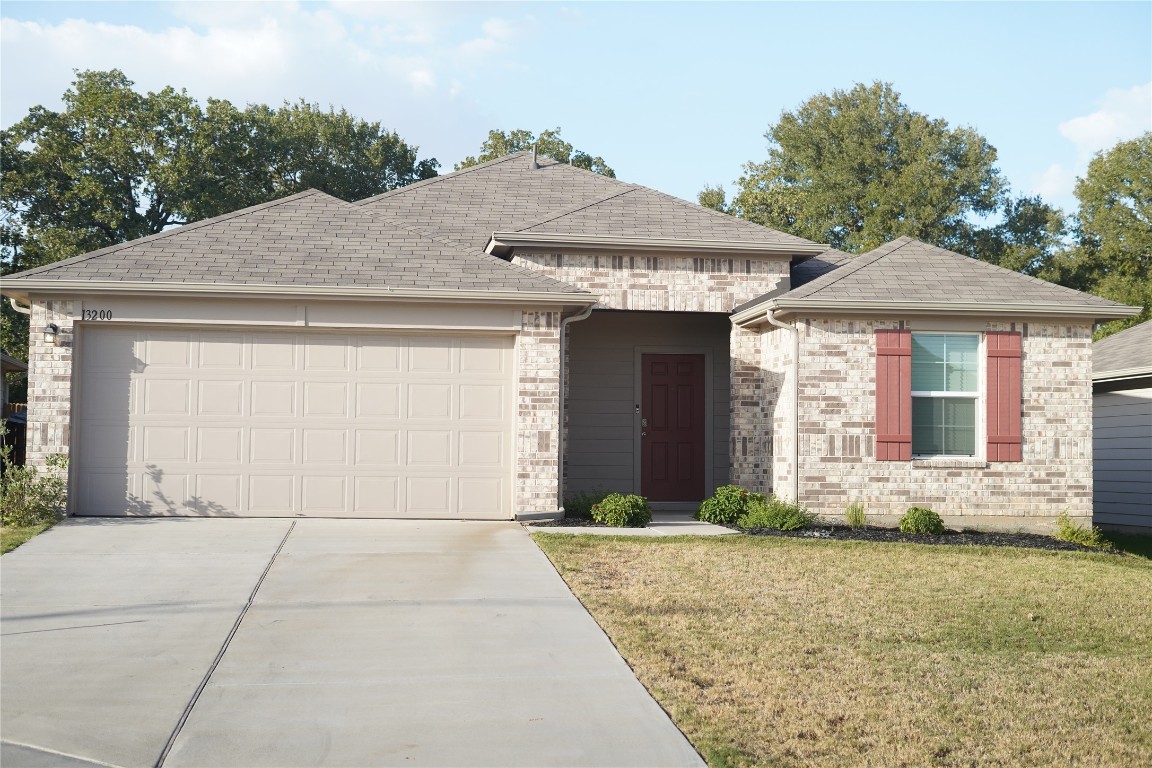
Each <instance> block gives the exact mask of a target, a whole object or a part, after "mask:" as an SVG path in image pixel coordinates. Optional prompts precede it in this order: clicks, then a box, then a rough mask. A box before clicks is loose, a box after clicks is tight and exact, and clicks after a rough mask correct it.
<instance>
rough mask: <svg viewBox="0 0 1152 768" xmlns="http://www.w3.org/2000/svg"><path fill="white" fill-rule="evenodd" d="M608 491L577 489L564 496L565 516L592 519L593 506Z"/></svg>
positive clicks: (602, 498)
mask: <svg viewBox="0 0 1152 768" xmlns="http://www.w3.org/2000/svg"><path fill="white" fill-rule="evenodd" d="M607 495H608V491H601V490H596V491H577V492H576V493H573V494H570V495H568V496H565V497H564V517H580V518H584V519H587V520H591V519H592V507H593V506H594V505H596V504H599V503H600V502H601V501H603V500H604V497H605V496H607Z"/></svg>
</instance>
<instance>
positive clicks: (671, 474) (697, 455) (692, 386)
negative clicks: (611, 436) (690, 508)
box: [640, 355, 704, 501]
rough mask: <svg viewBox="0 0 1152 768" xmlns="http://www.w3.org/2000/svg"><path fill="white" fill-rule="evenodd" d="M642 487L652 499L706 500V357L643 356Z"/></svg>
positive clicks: (641, 409)
mask: <svg viewBox="0 0 1152 768" xmlns="http://www.w3.org/2000/svg"><path fill="white" fill-rule="evenodd" d="M640 367H641V382H640V386H641V394H642V398H643V399H642V401H641V408H640V417H641V422H640V433H641V437H640V444H641V458H640V487H641V493H642V494H643V495H644V496H647V497H648V500H649V501H700V500H701V499H703V498H704V355H642V356H641V359H640Z"/></svg>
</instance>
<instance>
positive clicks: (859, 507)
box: [844, 501, 868, 531]
mask: <svg viewBox="0 0 1152 768" xmlns="http://www.w3.org/2000/svg"><path fill="white" fill-rule="evenodd" d="M844 522H846V523H847V524H848V527H849V528H851V529H852V530H854V531H855V530H857V529H859V528H863V527H864V526H866V525H868V515H866V514H864V505H863V504H861V503H860V502H859V501H854V502H852V503H851V504H849V505H848V506H847V507H846V508H845V509H844Z"/></svg>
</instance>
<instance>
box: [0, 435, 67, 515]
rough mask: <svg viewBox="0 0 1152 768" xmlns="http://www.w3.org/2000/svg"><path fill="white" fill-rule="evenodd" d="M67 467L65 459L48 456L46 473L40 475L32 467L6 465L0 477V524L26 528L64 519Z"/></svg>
mask: <svg viewBox="0 0 1152 768" xmlns="http://www.w3.org/2000/svg"><path fill="white" fill-rule="evenodd" d="M9 451H10V449H7V448H6V449H4V451H3V452H4V453H8V452H9ZM5 458H7V457H5ZM67 468H68V457H67V456H62V455H60V454H53V455H52V456H49V457H48V471H47V472H46V473H43V474H41V473H40V472H39V471H38V470H36V469H35V468H34V467H27V466H24V467H21V466H17V465H16V464H6V466H5V467H4V473H3V474H2V475H0V523H3V524H4V525H11V526H18V527H25V526H31V525H43V524H44V523H54V522H56V521H57V520H59V519H60V518H61V517H63V516H64V512H65V510H66V509H67V503H68V479H67V478H68V475H67V473H66V472H65V470H67Z"/></svg>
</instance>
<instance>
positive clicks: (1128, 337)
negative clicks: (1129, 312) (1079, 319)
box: [1092, 320, 1152, 375]
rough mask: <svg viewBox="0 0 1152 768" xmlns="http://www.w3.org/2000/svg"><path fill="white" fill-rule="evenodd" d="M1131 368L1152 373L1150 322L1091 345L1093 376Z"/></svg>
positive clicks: (1151, 330) (1151, 331)
mask: <svg viewBox="0 0 1152 768" xmlns="http://www.w3.org/2000/svg"><path fill="white" fill-rule="evenodd" d="M1133 368H1135V369H1145V370H1147V371H1149V372H1152V320H1147V321H1145V322H1143V323H1140V325H1134V326H1132V327H1131V328H1127V329H1125V330H1123V331H1120V332H1119V333H1114V334H1112V335H1111V336H1107V337H1105V338H1103V339H1100V341H1098V342H1096V343H1095V344H1093V345H1092V372H1093V373H1094V374H1097V375H1099V374H1102V373H1108V372H1109V371H1123V370H1128V369H1133Z"/></svg>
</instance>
